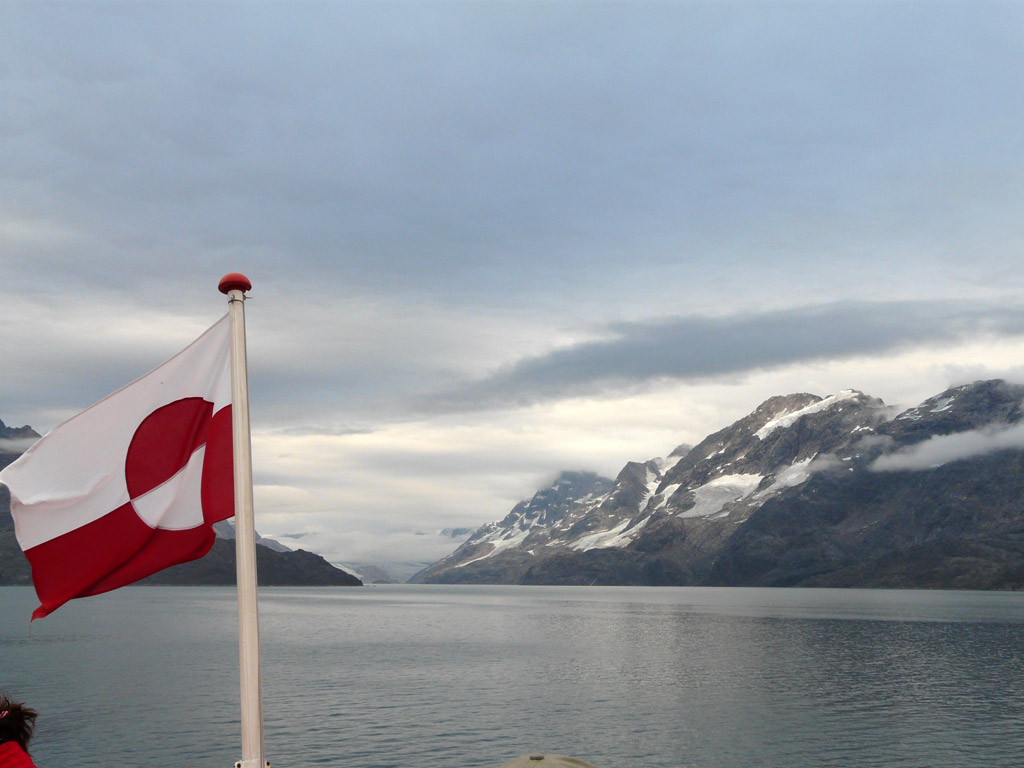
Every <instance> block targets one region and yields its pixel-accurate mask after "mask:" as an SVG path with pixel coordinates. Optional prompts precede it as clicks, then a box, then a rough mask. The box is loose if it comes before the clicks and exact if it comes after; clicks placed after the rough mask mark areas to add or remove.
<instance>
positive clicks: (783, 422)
mask: <svg viewBox="0 0 1024 768" xmlns="http://www.w3.org/2000/svg"><path fill="white" fill-rule="evenodd" d="M859 395H860V393H859V392H857V391H856V390H854V389H844V390H841V391H839V392H837V393H836V394H834V395H830V396H828V397H826V398H824V399H822V400H819V401H818V402H816V403H812V404H811V405H808V406H805V407H803V408H800V409H799V410H796V411H791V412H790V413H786V414H783V415H782V416H777V417H776V418H774V419H772V420H771V421H769V422H768V423H767V424H765V425H764V426H763V427H761V428H760V429H759V430H757V432H755V433H754V437H756V438H758V439H760V440H764V439H765V438H766V437H768V435H770V434H771V433H772V432H774V431H775V430H777V429H785V428H787V427H791V426H793V425H794V424H796V422H797V421H798V420H799V419H801V418H803V417H804V416H807V415H809V414H812V413H818V412H820V411H824V410H827V409H828V408H831V407H832V406H834V405H836V404H838V403H841V402H843V401H844V400H853V399H854V398H856V397H858V396H859Z"/></svg>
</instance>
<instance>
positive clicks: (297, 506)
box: [0, 0, 1024, 562]
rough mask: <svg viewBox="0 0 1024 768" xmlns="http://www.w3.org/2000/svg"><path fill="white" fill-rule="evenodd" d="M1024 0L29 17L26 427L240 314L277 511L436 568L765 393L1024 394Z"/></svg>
mask: <svg viewBox="0 0 1024 768" xmlns="http://www.w3.org/2000/svg"><path fill="white" fill-rule="evenodd" d="M1022 39H1024V4H1021V3H1019V2H1001V3H1000V2H983V1H981V2H977V1H975V2H953V3H951V2H938V1H936V2H885V1H883V0H875V1H874V2H855V1H853V0H846V1H844V0H839V1H838V2H815V1H814V0H803V1H801V2H795V3H783V2H729V1H726V0H721V1H719V2H681V1H680V2H671V1H670V0H664V1H662V2H650V3H649V2H642V1H638V0H630V1H629V2H626V1H625V0H623V1H622V2H597V1H596V0H595V1H592V2H583V1H580V2H571V1H564V2H541V1H537V2H521V1H517V2H498V1H492V2H468V1H467V2H455V1H452V2H431V1H429V0H424V1H422V2H387V1H378V2H329V3H315V2H250V1H246V2H208V3H194V2H188V3H185V2H142V1H139V2H63V3H56V2H40V1H39V0H2V2H0V105H2V106H0V173H2V178H0V297H2V298H0V301H2V304H0V306H2V310H3V314H2V317H3V331H2V336H0V364H2V370H3V375H2V376H0V418H2V419H3V420H4V421H5V422H6V423H7V424H8V425H16V426H20V425H22V424H30V425H32V426H33V427H35V428H36V429H37V430H39V431H41V432H42V431H46V430H48V429H50V428H52V427H53V426H55V425H56V424H58V423H59V422H60V421H62V420H63V419H65V418H67V417H68V416H70V415H71V414H73V413H75V412H76V411H78V410H81V409H82V408H84V407H86V406H88V405H89V404H91V403H92V402H94V401H96V400H97V399H99V398H100V397H102V396H104V395H105V394H107V393H108V392H110V391H112V390H113V389H116V388H117V387H119V386H121V385H122V384H124V383H126V382H127V381H129V380H131V379H132V378H135V377H136V376H138V375H140V374H142V373H144V372H145V371H147V370H149V369H150V368H152V367H154V366H155V365H157V364H159V363H160V362H161V361H163V360H164V359H166V358H167V357H169V356H171V355H172V354H174V353H175V352H176V351H177V350H178V349H180V348H181V347H183V346H184V345H185V344H187V343H188V342H189V341H190V340H191V339H192V338H194V337H195V336H197V335H198V334H199V333H200V332H201V331H202V330H203V329H204V328H205V327H207V326H209V325H210V324H212V323H213V322H214V321H215V320H216V319H217V318H218V317H219V316H220V315H221V314H223V312H224V311H225V304H224V301H223V297H222V296H221V295H220V294H219V293H218V292H217V289H216V286H217V281H218V279H219V278H220V277H221V275H223V274H224V273H226V272H233V271H241V272H244V273H245V274H247V275H248V276H249V277H250V278H251V280H252V282H253V286H254V287H253V290H252V293H251V299H250V301H249V302H248V303H247V305H246V311H247V318H248V333H249V363H250V376H251V389H252V393H251V396H252V417H253V430H254V462H255V470H256V484H257V487H256V503H257V527H258V528H259V529H260V531H261V532H262V533H264V534H268V535H272V536H283V535H286V534H307V535H306V536H305V537H304V538H303V539H301V540H298V541H301V542H302V545H303V546H306V547H308V548H311V549H314V550H316V551H320V552H321V553H323V554H325V555H327V556H328V557H330V558H331V559H333V560H337V561H347V562H366V561H432V560H434V559H437V558H438V557H440V556H442V555H444V554H446V553H447V550H446V549H445V547H446V546H449V548H450V545H445V544H444V543H443V542H441V541H439V540H438V539H437V538H436V537H434V536H430V535H418V534H423V533H428V534H429V533H431V532H433V531H436V530H438V529H440V528H443V527H453V526H473V527H475V526H478V525H480V524H482V523H485V522H488V521H491V520H494V519H497V518H500V517H502V516H503V515H504V514H505V513H506V512H507V511H508V509H509V508H510V507H511V506H512V505H513V504H514V503H516V502H517V501H518V500H520V499H521V498H523V497H526V496H529V495H530V494H532V493H533V491H534V490H536V489H537V488H538V487H540V486H541V485H542V484H543V483H545V482H546V481H548V480H550V479H551V478H552V477H554V475H555V474H556V473H557V472H558V471H559V470H561V469H593V470H597V471H600V472H603V473H607V474H614V473H615V472H617V471H618V469H619V468H621V466H622V465H623V464H624V463H625V462H626V461H629V460H644V459H647V458H652V457H654V456H659V455H665V454H667V453H668V452H669V451H671V449H672V448H673V447H675V445H677V444H678V443H681V442H695V441H697V440H699V439H701V438H702V437H704V436H705V435H706V434H707V433H709V432H711V431H713V430H716V429H718V428H720V427H722V426H725V425H726V424H728V423H730V422H732V421H733V420H735V419H737V418H739V417H741V416H743V415H745V414H746V413H748V412H749V411H750V410H752V409H753V408H754V407H756V406H757V404H758V403H759V402H761V401H762V400H763V399H765V398H766V397H769V396H771V395H774V394H782V393H787V392H799V391H807V392H814V393H816V394H820V395H827V394H830V393H833V392H835V391H837V390H839V389H843V388H848V387H849V388H856V389H860V390H863V391H865V392H867V393H869V394H872V395H875V396H878V397H882V398H883V399H885V400H886V401H887V402H890V403H893V404H906V405H912V404H915V403H917V402H919V401H920V400H922V399H924V398H925V397H927V396H930V395H932V394H935V393H937V392H939V391H941V390H942V389H944V388H945V387H946V386H948V385H950V384H956V383H963V382H966V381H971V380H973V379H977V378H988V377H996V376H1000V377H1007V378H1010V379H1013V380H1016V381H1024V260H1022V258H1021V257H1022V255H1024V219H1022V217H1021V211H1022V210H1024V46H1022V45H1021V40H1022Z"/></svg>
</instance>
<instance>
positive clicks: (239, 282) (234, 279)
mask: <svg viewBox="0 0 1024 768" xmlns="http://www.w3.org/2000/svg"><path fill="white" fill-rule="evenodd" d="M217 287H218V288H219V289H220V292H221V293H224V294H227V293H229V292H230V291H241V292H242V293H245V292H246V291H251V290H252V283H250V282H249V278H248V277H246V276H245V275H243V274H242V273H241V272H230V273H228V274H226V275H224V277H222V278H221V279H220V284H219V285H218V286H217Z"/></svg>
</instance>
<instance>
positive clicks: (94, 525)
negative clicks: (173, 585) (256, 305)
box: [0, 315, 235, 619]
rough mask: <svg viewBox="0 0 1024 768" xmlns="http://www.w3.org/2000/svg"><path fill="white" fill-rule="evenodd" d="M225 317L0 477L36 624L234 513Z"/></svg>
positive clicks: (204, 537) (153, 565)
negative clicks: (28, 570) (24, 561)
mask: <svg viewBox="0 0 1024 768" xmlns="http://www.w3.org/2000/svg"><path fill="white" fill-rule="evenodd" d="M229 334H230V324H229V321H228V316H227V315H225V316H224V317H223V318H221V320H219V321H218V322H217V323H216V324H214V325H213V326H212V327H211V328H210V329H209V330H207V331H206V332H205V333H204V334H203V335H202V336H200V337H199V338H198V339H197V340H196V341H194V342H193V343H192V344H190V345H189V346H188V347H186V348H185V349H184V350H183V351H181V352H179V353H178V354H177V355H175V356H174V357H172V358H171V359H170V360H168V361H167V362H166V363H164V364H163V365H161V366H160V367H159V368H156V369H155V370H153V371H151V372H150V373H148V374H146V375H145V376H143V377H142V378H140V379H136V380H135V381H133V382H132V383H131V384H129V385H127V386H126V387H123V388H122V389H119V390H118V391H117V392H115V393H114V394H112V395H109V396H108V397H106V398H104V399H103V400H101V401H100V402H98V403H96V404H95V405H93V406H92V407H91V408H88V409H87V410H85V411H83V412H82V413H80V414H78V415H77V416H74V417H72V418H71V419H68V420H67V421H65V422H64V423H63V424H61V425H59V426H57V427H55V428H54V429H53V431H51V432H50V433H48V434H47V435H46V436H45V437H43V438H41V439H40V440H39V441H37V442H36V443H35V445H33V446H32V447H31V448H30V449H29V450H28V451H26V452H25V454H24V455H22V456H21V457H20V458H19V459H18V460H17V461H15V462H14V463H13V464H11V465H9V466H8V467H6V468H5V469H4V470H3V471H2V472H0V481H2V482H3V483H4V484H6V485H7V487H8V488H9V489H10V492H11V513H12V515H13V516H14V527H15V533H16V535H17V538H18V543H19V544H20V545H21V548H22V549H23V550H24V551H25V555H26V556H27V557H28V560H29V563H30V564H31V566H32V581H33V583H34V584H35V588H36V594H38V596H39V602H40V606H39V608H37V609H36V610H35V612H34V613H33V614H32V618H33V619H37V618H40V617H43V616H46V615H47V614H49V613H51V612H53V611H54V610H56V609H57V608H59V607H60V606H61V605H63V604H64V603H66V602H67V601H68V600H71V599H72V598H75V597H84V596H86V595H96V594H99V593H101V592H107V591H109V590H112V589H117V588H118V587H122V586H124V585H126V584H130V583H132V582H134V581H138V580H139V579H142V578H145V577H146V576H149V575H150V574H152V573H156V572H157V571H159V570H161V569H163V568H166V567H168V566H170V565H174V564H176V563H184V562H187V561H189V560H195V559H197V558H200V557H202V556H203V555H205V554H206V553H207V552H209V551H210V547H211V546H213V540H214V533H213V524H214V523H215V522H217V521H219V520H225V519H227V518H229V517H232V516H233V515H234V513H235V502H234V475H233V469H232V453H231V370H230V335H229Z"/></svg>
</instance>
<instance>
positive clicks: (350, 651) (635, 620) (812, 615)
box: [0, 586, 1024, 768]
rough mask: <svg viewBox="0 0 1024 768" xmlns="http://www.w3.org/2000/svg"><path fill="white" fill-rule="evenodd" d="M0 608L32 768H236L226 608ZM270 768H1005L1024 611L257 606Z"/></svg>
mask: <svg viewBox="0 0 1024 768" xmlns="http://www.w3.org/2000/svg"><path fill="white" fill-rule="evenodd" d="M33 599H34V595H33V593H32V591H31V590H30V589H26V588H11V587H8V588H3V589H0V690H6V691H9V692H10V693H11V694H13V695H15V696H17V697H20V698H24V699H26V700H27V701H28V702H29V703H30V704H31V705H32V706H34V707H36V708H37V709H39V710H40V711H41V713H42V714H41V716H40V720H39V723H38V728H37V737H36V741H35V745H34V749H33V754H34V756H35V758H36V762H37V763H38V764H39V765H40V766H42V767H43V768H47V767H52V766H58V765H75V766H111V765H116V766H122V767H127V768H130V767H132V766H195V767H196V768H205V767H207V766H208V767H209V768H214V767H215V766H221V767H223V766H230V765H233V764H234V762H235V760H238V759H240V757H241V756H240V754H239V747H238V743H239V734H238V671H237V665H238V661H237V645H236V643H237V640H236V637H237V635H236V633H237V623H236V604H235V598H234V593H233V591H232V590H230V589H219V588H155V587H149V588H129V589H124V590H121V591H119V592H115V593H111V594H109V595H102V596H99V597H95V598H88V599H86V600H79V601H73V602H72V603H69V604H68V605H67V606H65V607H63V608H61V609H60V610H59V611H58V612H57V613H55V614H54V615H52V616H50V617H48V618H46V619H43V620H41V621H37V622H35V625H34V626H33V627H32V630H31V636H30V635H29V627H28V616H29V614H30V612H31V609H32V608H33V607H34V605H35V603H34V601H33ZM260 608H261V615H260V621H261V631H262V639H263V649H262V650H263V668H264V683H263V685H264V706H265V720H266V740H267V752H268V759H269V760H270V761H271V763H272V765H274V766H275V768H277V767H280V768H290V767H293V766H339V767H343V768H356V767H357V766H358V767H359V768H383V767H384V766H396V767H397V766H403V767H408V768H416V767H418V766H427V765H431V766H451V768H457V767H458V768H461V767H462V766H474V767H476V766H478V767H479V768H493V767H495V766H498V765H501V764H502V763H504V762H506V761H508V760H511V759H512V758H513V757H516V756H518V755H521V754H525V753H530V752H549V753H557V754H567V755H572V756H575V757H580V758H583V759H585V760H588V761H590V762H592V763H594V764H596V765H598V766H601V768H624V767H625V766H645V767H648V768H682V767H684V766H686V767H689V766H708V767H709V768H727V767H728V768H732V767H736V768H740V767H742V768H748V767H749V766H810V767H813V766H833V765H846V766H919V765H942V766H986V767H991V766H1010V765H1016V764H1019V763H1020V761H1021V755H1024V594H1021V593H981V592H918V591H898V590H893V591H871V590H787V589H717V588H602V587H589V588H588V587H575V588H572V587H456V586H449V587H440V586H438V587H435V586H388V587H384V586H379V587H368V588H364V589H358V588H356V589H327V588H320V589H305V588H291V589H289V588H278V589H263V590H261V593H260Z"/></svg>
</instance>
